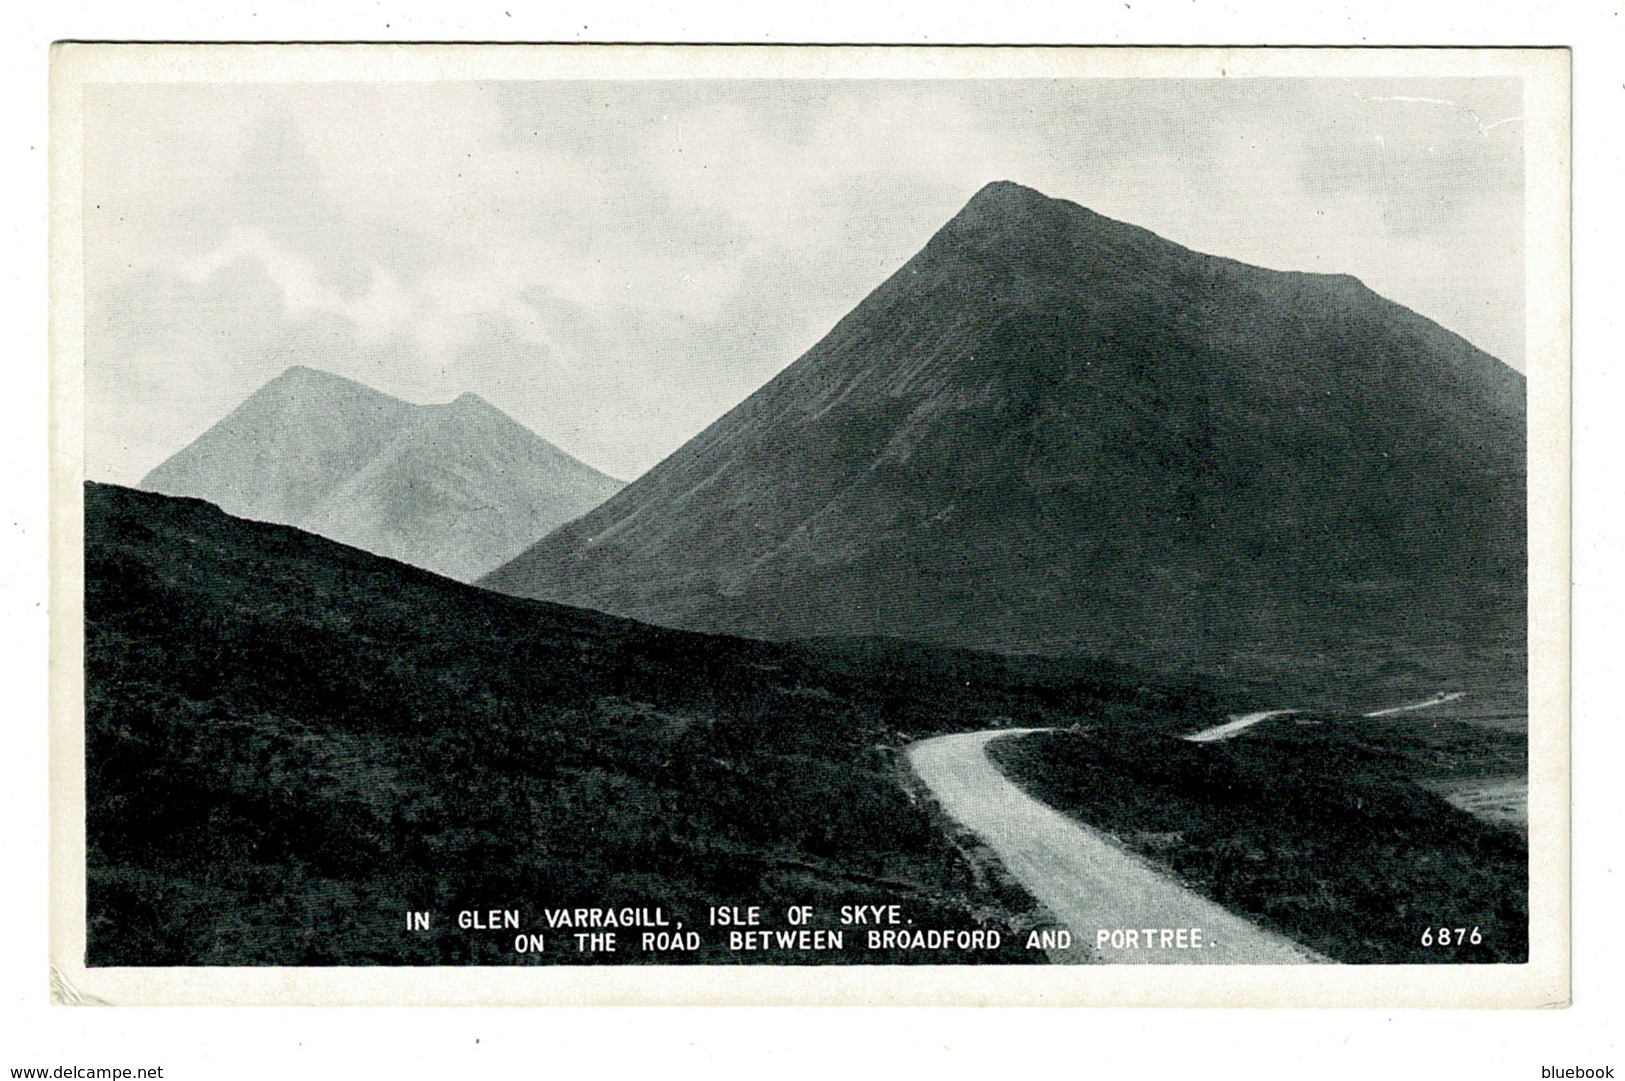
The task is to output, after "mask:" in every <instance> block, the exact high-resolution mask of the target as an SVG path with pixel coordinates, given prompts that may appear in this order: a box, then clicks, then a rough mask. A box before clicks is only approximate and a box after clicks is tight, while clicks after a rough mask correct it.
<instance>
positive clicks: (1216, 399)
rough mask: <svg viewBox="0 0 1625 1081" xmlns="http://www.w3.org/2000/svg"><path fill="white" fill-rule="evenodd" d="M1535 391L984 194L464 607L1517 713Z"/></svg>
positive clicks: (1377, 328)
mask: <svg viewBox="0 0 1625 1081" xmlns="http://www.w3.org/2000/svg"><path fill="white" fill-rule="evenodd" d="M1524 475H1525V469H1524V388H1523V379H1522V377H1521V376H1520V375H1519V374H1518V373H1516V372H1515V371H1513V370H1512V369H1510V368H1508V367H1507V366H1506V365H1504V364H1502V363H1501V362H1500V361H1497V360H1495V359H1494V358H1493V357H1490V356H1488V355H1487V354H1484V353H1482V352H1480V351H1479V350H1477V349H1475V348H1473V347H1472V346H1471V345H1469V344H1468V343H1467V342H1465V341H1463V340H1462V339H1460V338H1458V337H1456V336H1455V335H1453V334H1450V333H1449V332H1447V331H1445V330H1444V329H1442V328H1440V327H1438V326H1437V325H1435V324H1433V323H1431V322H1429V321H1428V320H1426V319H1424V318H1422V317H1420V316H1418V315H1416V314H1415V313H1413V312H1411V311H1409V310H1407V309H1405V308H1402V307H1400V306H1399V305H1396V304H1393V303H1391V302H1389V301H1387V300H1384V299H1383V298H1382V297H1379V296H1377V295H1376V294H1374V293H1372V292H1371V291H1370V290H1368V289H1366V288H1365V287H1364V286H1362V285H1361V284H1360V283H1359V282H1358V281H1356V280H1354V279H1352V278H1347V277H1336V276H1322V275H1309V274H1294V273H1281V272H1275V271H1269V270H1264V269H1261V268H1257V267H1251V266H1247V265H1244V264H1241V263H1236V262H1233V261H1230V260H1226V259H1220V258H1216V257H1212V256H1206V255H1201V254H1198V253H1195V252H1191V251H1189V250H1187V249H1184V248H1181V247H1179V246H1178V245H1176V244H1173V243H1170V242H1168V241H1165V240H1163V239H1161V238H1159V237H1157V236H1155V235H1154V234H1152V233H1150V232H1147V231H1145V230H1143V229H1139V228H1135V227H1133V226H1129V225H1124V224H1122V223H1119V222H1115V221H1111V220H1109V219H1107V218H1103V217H1101V216H1099V215H1097V214H1094V213H1092V212H1090V211H1088V210H1085V209H1083V208H1082V207H1079V206H1077V205H1075V204H1072V203H1068V202H1064V201H1060V200H1053V199H1048V198H1046V197H1044V196H1042V195H1040V194H1039V193H1037V192H1034V191H1031V190H1029V189H1026V188H1022V187H1020V186H1018V185H1015V184H1009V183H998V184H993V185H989V186H988V187H987V188H985V189H984V190H983V191H982V192H980V193H979V194H978V195H977V196H976V197H975V198H974V199H973V200H972V201H971V202H970V203H969V205H967V207H966V208H965V209H964V210H963V211H962V212H961V213H960V214H959V215H958V216H957V217H956V218H954V220H953V221H951V222H949V223H948V224H947V225H946V226H945V227H944V228H943V229H942V230H941V231H940V232H939V233H938V234H937V235H936V236H935V237H934V238H933V239H932V240H931V241H930V243H929V244H927V246H926V247H925V248H924V249H923V250H922V251H921V252H920V253H919V254H918V255H917V256H915V257H914V258H913V259H912V260H910V261H909V262H908V264H906V265H905V266H904V267H903V268H902V269H901V270H899V271H898V272H897V274H895V275H894V276H893V277H892V278H890V279H889V280H888V281H887V282H885V283H884V284H883V285H881V286H880V288H878V289H877V290H875V292H874V293H873V294H871V295H870V296H869V297H868V298H867V299H865V300H864V301H863V302H862V303H861V304H860V305H859V306H858V307H857V308H856V309H854V310H853V311H852V312H851V314H849V315H848V316H847V317H846V318H844V319H843V320H842V321H841V322H840V323H839V324H838V325H837V326H836V327H835V328H834V329H833V330H832V331H831V332H830V333H829V335H828V336H826V337H825V338H824V339H823V340H822V341H820V342H819V343H818V344H817V345H815V346H814V347H813V348H812V349H811V350H810V351H809V352H808V353H807V354H806V355H804V356H803V357H802V358H801V359H799V360H798V361H796V363H794V364H793V365H791V366H790V367H789V368H787V369H786V370H785V371H784V372H783V373H781V374H780V375H779V376H778V377H777V378H775V379H774V380H772V381H771V382H770V383H768V384H767V385H766V386H765V387H763V388H762V389H761V390H760V391H758V392H757V393H756V394H754V395H753V396H751V397H750V398H749V399H747V400H746V401H745V402H744V403H742V404H741V405H739V406H738V407H737V408H735V409H734V410H733V411H731V412H730V413H728V414H727V415H726V416H724V417H723V418H721V419H720V420H718V421H717V422H716V423H715V424H713V425H711V427H709V428H708V429H706V430H705V431H704V432H702V433H701V434H700V435H698V436H696V437H695V438H694V439H693V440H691V441H690V442H689V443H688V444H686V445H685V446H684V447H682V448H680V449H679V450H678V451H677V452H675V453H674V454H672V455H671V456H670V457H669V458H668V459H666V460H665V461H664V462H662V463H661V464H660V465H659V466H657V467H656V468H655V469H653V470H651V471H650V472H649V473H648V474H646V475H645V476H644V477H642V478H640V479H639V480H638V481H637V482H635V483H634V484H632V485H631V486H629V487H628V488H626V489H625V490H623V491H622V492H621V493H619V494H618V495H617V496H616V497H614V498H613V499H611V500H609V501H608V502H606V503H605V504H604V505H603V506H601V507H599V508H598V509H597V510H595V511H594V512H593V513H591V514H589V515H587V516H585V517H583V518H581V519H579V520H577V521H575V522H572V523H570V524H569V525H567V526H565V527H563V528H561V529H559V530H558V531H556V532H554V533H553V534H551V535H549V536H548V537H546V538H544V539H543V540H542V541H541V542H539V543H538V544H537V545H536V546H534V547H533V548H531V549H530V550H529V551H527V552H525V553H524V554H523V555H522V556H520V557H519V558H517V559H515V560H514V561H513V562H511V563H509V564H508V565H507V566H505V567H503V568H501V569H500V570H498V571H496V572H494V573H493V574H491V575H489V576H487V577H486V578H484V579H483V580H482V584H485V585H488V586H490V587H492V588H494V589H499V590H503V591H506V592H510V593H514V594H517V595H522V596H529V597H537V598H545V599H551V600H558V601H563V602H565V603H570V604H579V605H586V606H590V607H594V608H598V609H601V610H604V611H609V612H616V613H620V614H624V615H629V616H633V617H636V618H639V619H645V620H649V621H653V622H657V623H663V624H667V625H672V626H682V627H689V628H695V629H702V630H718V631H726V632H729V633H739V634H747V635H754V636H760V637H766V638H774V639H783V638H794V637H801V636H808V635H822V634H869V633H879V634H887V635H895V636H902V637H907V638H911V639H917V640H922V641H930V642H941V643H953V644H959V645H970V646H976V647H988V648H994V649H999V650H1005V651H1012V652H1025V651H1045V652H1052V653H1075V652H1088V653H1094V654H1099V655H1106V656H1112V657H1116V658H1122V659H1124V660H1128V661H1133V662H1141V663H1152V664H1157V665H1166V666H1177V667H1182V668H1193V669H1228V670H1230V671H1232V672H1241V673H1247V674H1255V675H1270V674H1280V673H1282V672H1291V673H1294V674H1296V675H1298V676H1301V677H1302V678H1303V679H1304V680H1305V681H1306V682H1310V683H1313V682H1317V681H1325V680H1328V679H1331V678H1333V677H1334V676H1343V677H1348V678H1349V679H1356V680H1361V681H1365V682H1367V683H1383V684H1384V685H1391V686H1393V687H1396V688H1398V687H1402V686H1411V685H1417V684H1421V685H1425V686H1428V687H1429V689H1434V688H1433V687H1432V686H1431V684H1432V682H1433V681H1434V680H1438V679H1452V678H1453V679H1459V678H1462V676H1463V675H1464V674H1465V673H1467V672H1477V673H1481V674H1482V673H1485V672H1488V673H1491V676H1490V677H1489V678H1490V679H1491V680H1492V681H1493V680H1496V679H1502V677H1504V679H1502V681H1503V682H1504V684H1505V689H1506V692H1507V694H1509V695H1511V696H1512V697H1514V698H1519V697H1521V691H1519V690H1518V688H1519V687H1521V684H1522V664H1523V661H1522V641H1523V626H1524V578H1523V574H1524V558H1525V557H1524V552H1525V542H1524V512H1523V508H1524Z"/></svg>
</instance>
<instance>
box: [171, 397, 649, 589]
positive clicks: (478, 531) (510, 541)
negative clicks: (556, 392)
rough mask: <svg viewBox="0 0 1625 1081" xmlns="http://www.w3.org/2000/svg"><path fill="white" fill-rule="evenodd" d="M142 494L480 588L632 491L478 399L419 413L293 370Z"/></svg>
mask: <svg viewBox="0 0 1625 1081" xmlns="http://www.w3.org/2000/svg"><path fill="white" fill-rule="evenodd" d="M141 487H143V488H146V489H148V490H149V491H155V492H162V493H164V494H166V495H181V496H193V497H196V498H199V499H206V500H209V501H210V502H212V503H216V504H218V505H220V506H221V507H223V508H224V509H225V510H227V511H228V512H229V513H232V514H236V515H241V516H243V517H246V518H253V519H256V520H259V521H267V522H278V523H281V524H283V525H293V526H298V527H299V528H301V529H305V530H309V531H310V532H312V533H319V534H321V535H322V536H324V537H330V538H332V539H333V540H337V541H342V542H343V543H345V544H352V545H355V546H356V547H358V548H365V549H366V550H367V551H370V552H376V553H378V554H379V555H386V556H389V557H391V558H394V559H399V560H402V561H404V562H407V563H411V564H413V565H415V566H419V567H425V568H427V569H429V570H433V571H435V572H437V573H440V574H446V575H449V576H451V577H454V578H460V579H463V580H465V581H466V580H469V579H472V578H475V577H477V576H478V575H480V574H482V573H484V572H485V571H488V570H490V569H492V568H493V567H495V566H497V565H499V564H501V563H502V562H503V561H505V560H507V559H510V558H512V557H513V556H514V555H515V554H516V553H518V552H519V551H521V550H523V549H524V548H525V546H526V545H528V544H530V543H532V542H533V541H535V540H536V539H537V538H538V537H541V536H542V535H544V534H545V533H547V532H548V531H550V530H552V529H553V528H554V527H556V526H558V525H561V524H563V523H564V522H567V521H569V520H570V519H571V518H575V517H577V516H578V515H581V514H583V513H585V512H586V511H588V510H591V509H592V508H593V507H595V506H597V505H598V504H599V503H601V502H603V501H604V499H606V498H608V497H609V496H610V495H612V494H614V493H615V492H616V491H618V490H619V489H620V488H621V483H620V482H619V481H617V480H614V479H612V478H610V477H606V476H604V475H603V474H601V473H599V472H597V471H596V470H594V469H592V468H591V467H590V466H587V465H584V464H582V463H581V462H579V461H577V460H576V459H574V458H572V457H570V456H569V455H568V454H565V453H564V452H563V451H561V450H559V449H558V448H557V447H555V446H553V445H552V444H551V443H549V442H547V441H546V440H545V439H542V438H541V437H539V436H537V435H536V434H535V433H534V432H532V431H530V430H529V429H528V428H525V427H524V426H523V425H521V424H519V423H517V422H516V421H514V420H513V419H512V418H510V417H509V416H508V415H507V414H505V413H503V412H502V411H501V410H499V409H497V408H496V407H495V406H493V405H491V404H489V403H488V402H486V401H485V400H483V399H482V398H480V397H478V396H477V395H473V394H464V395H463V396H462V397H460V398H458V399H457V400H456V401H453V402H450V403H448V404H445V405H412V404H410V403H407V402H403V401H401V400H400V399H398V398H392V397H390V396H389V395H386V394H381V393H379V392H378V391H375V390H373V389H371V388H370V387H366V386H363V385H361V384H360V383H355V382H352V381H351V380H348V379H344V378H341V377H339V376H336V375H330V374H328V373H326V372H320V371H316V370H314V369H311V368H305V367H293V368H289V369H288V370H287V371H286V372H284V373H283V374H282V375H280V376H278V377H277V378H276V379H273V380H272V381H271V382H270V383H267V384H266V385H265V386H264V387H261V388H260V389H259V390H258V391H256V392H255V393H254V394H253V395H252V396H250V397H249V398H248V400H247V401H245V402H244V403H243V404H242V405H241V406H239V407H238V408H237V409H235V410H234V411H233V412H232V413H231V414H230V415H229V416H227V417H226V418H225V419H224V420H222V421H220V423H218V424H216V425H215V426H214V427H212V428H210V429H209V430H208V431H207V432H204V433H203V434H202V435H201V436H199V437H198V438H197V439H196V440H195V441H193V442H192V443H191V444H190V445H189V446H187V447H186V448H185V449H183V450H181V451H180V452H178V453H177V454H175V455H174V456H173V457H172V458H170V459H169V460H168V461H166V462H164V463H163V464H162V465H160V466H159V467H158V468H156V469H154V470H153V471H152V472H151V473H149V474H148V475H147V477H146V479H145V480H143V481H142V482H141Z"/></svg>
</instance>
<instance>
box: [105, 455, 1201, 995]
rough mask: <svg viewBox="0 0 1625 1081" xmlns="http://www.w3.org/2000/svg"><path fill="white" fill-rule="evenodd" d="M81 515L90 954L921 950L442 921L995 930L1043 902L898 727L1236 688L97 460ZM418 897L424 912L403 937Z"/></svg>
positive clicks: (495, 958)
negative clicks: (549, 597) (706, 629)
mask: <svg viewBox="0 0 1625 1081" xmlns="http://www.w3.org/2000/svg"><path fill="white" fill-rule="evenodd" d="M85 536H86V548H85V725H86V763H85V765H86V827H87V841H88V856H87V890H88V918H89V927H88V936H89V939H88V941H89V961H90V963H91V964H94V965H154V964H166V965H167V964H189V965H190V964H206V965H213V964H374V963H378V964H459V963H481V964H500V963H583V964H585V963H596V962H599V961H614V962H621V963H626V962H634V963H637V962H661V963H681V962H685V961H701V962H729V963H751V962H755V961H760V960H775V961H779V962H789V963H834V962H860V961H866V960H877V959H879V960H884V961H886V962H888V963H912V962H935V961H938V960H940V957H939V955H938V953H936V952H935V951H925V952H922V953H918V954H907V953H905V954H897V953H896V952H895V951H892V952H888V953H886V954H885V955H883V956H878V957H877V955H875V954H873V953H872V952H870V951H869V950H867V948H866V947H865V946H864V944H863V942H862V941H861V936H859V935H857V934H850V935H849V936H848V940H847V947H846V949H845V950H844V951H843V952H841V953H839V954H809V953H805V952H796V951H788V952H786V951H782V950H769V951H763V952H760V953H757V952H747V953H744V954H740V953H735V952H731V951H729V950H728V949H727V948H726V942H727V940H726V937H725V936H721V935H720V932H718V933H711V932H707V933H706V935H705V938H704V944H703V947H702V949H701V950H699V951H697V953H695V954H687V953H670V952H664V953H657V954H650V953H647V952H644V951H642V950H640V949H638V948H636V942H637V940H636V938H635V937H633V936H626V937H623V939H622V946H621V950H620V952H619V953H618V954H616V955H614V956H604V955H593V954H578V953H576V952H575V949H574V943H573V941H571V940H570V939H569V938H568V937H567V936H564V935H558V936H550V937H549V941H550V942H551V943H555V944H554V945H550V946H549V947H548V952H546V953H544V954H540V955H537V954H517V953H515V952H514V951H513V949H512V947H511V943H512V935H511V933H510V934H507V935H501V934H495V933H483V934H482V933H471V932H467V931H460V930H457V929H456V928H455V926H454V924H453V921H454V920H455V917H456V913H457V912H458V911H459V910H463V909H471V910H472V909H478V910H485V909H489V908H491V907H498V908H517V909H520V910H522V919H523V920H524V929H525V930H527V931H528V930H538V929H542V928H539V927H538V924H540V923H541V921H542V915H541V913H542V910H543V909H544V908H549V907H571V906H575V905H585V906H591V907H606V906H620V905H663V906H665V908H666V909H667V911H668V913H674V917H673V918H675V919H681V920H684V921H685V922H686V924H687V926H688V927H689V928H703V927H704V925H705V920H706V911H705V910H706V906H709V905H762V906H769V907H767V908H765V909H764V911H770V912H782V909H783V906H785V905H788V904H810V905H814V906H815V907H816V908H817V909H818V913H819V916H818V923H817V926H820V927H828V926H831V925H832V921H834V920H835V912H836V910H837V907H838V906H839V905H841V904H880V903H894V902H895V903H899V904H902V905H903V906H904V908H905V911H906V913H907V914H908V916H909V917H910V918H912V919H914V920H916V921H917V923H918V925H919V926H921V927H934V928H973V927H976V926H979V925H980V923H981V921H989V922H988V923H987V926H999V925H1000V921H1001V920H1008V919H1009V918H1010V917H1009V913H1010V912H1012V911H1019V909H1020V906H1021V905H1023V904H1025V903H1026V902H1025V900H1024V899H1023V898H1021V897H1020V896H1019V895H1015V894H999V893H996V892H990V891H989V889H988V888H986V887H985V886H978V885H977V884H976V882H977V879H976V878H973V876H972V874H971V871H970V870H969V868H968V867H967V866H966V865H965V863H964V862H963V860H962V859H961V857H960V855H959V854H958V852H957V851H956V850H955V849H954V848H953V846H952V845H951V844H950V843H949V842H948V841H947V840H945V839H944V837H943V836H942V834H941V832H940V831H939V829H938V826H937V823H935V822H934V821H933V820H932V818H931V817H930V815H929V813H928V812H927V810H926V809H925V806H924V805H923V804H917V803H916V802H915V801H914V800H913V799H912V798H911V797H909V796H908V795H907V794H906V793H905V791H904V789H903V787H901V786H900V785H899V783H898V780H899V770H898V766H897V764H896V762H895V761H894V757H893V751H894V749H895V748H896V747H899V746H901V745H902V744H903V743H904V742H906V741H908V740H909V739H911V738H915V737H918V736H922V735H926V734H930V733H932V732H935V731H940V730H945V729H948V728H956V727H957V728H978V727H988V726H992V725H999V724H1006V723H1010V720H1011V718H1019V719H1021V720H1022V721H1024V722H1027V723H1034V724H1063V725H1064V724H1069V723H1071V722H1072V721H1073V720H1075V719H1076V718H1077V717H1079V716H1084V715H1088V716H1119V715H1122V716H1135V717H1146V718H1151V717H1155V716H1160V715H1164V714H1167V715H1170V720H1169V721H1167V722H1166V723H1168V724H1178V723H1180V721H1179V717H1180V715H1182V714H1184V713H1187V712H1189V713H1193V714H1196V715H1199V716H1204V717H1205V716H1211V715H1213V714H1214V713H1215V712H1217V710H1218V708H1219V707H1218V705H1217V704H1216V703H1215V701H1214V700H1213V698H1212V697H1211V695H1209V694H1207V693H1205V692H1203V691H1201V690H1200V689H1197V688H1185V689H1183V690H1181V689H1179V688H1175V689H1173V690H1162V691H1158V690H1155V689H1153V688H1149V687H1146V686H1143V683H1144V681H1143V680H1141V679H1138V678H1135V677H1134V676H1133V675H1132V674H1131V673H1126V672H1123V671H1121V670H1118V669H1114V668H1112V667H1110V666H1105V665H1098V664H1087V663H1081V662H1075V661H1045V660H1040V659H1030V660H1026V659H1012V658H1001V657H997V656H984V655H977V654H971V653H966V652H963V651H955V650H944V649H933V648H929V647H924V646H918V645H910V644H907V643H887V642H867V643H863V642H859V643H833V642H828V643H820V644H818V645H816V646H781V645H773V644H769V643H764V642H753V641H746V640H740V639H729V638H721V637H713V636H706V635H697V634H692V633H687V632H681V631H670V630H663V629H660V628H655V627H647V626H642V625H639V624H636V623H633V622H631V621H629V620H624V619H618V618H614V617H610V616H605V615H601V614H599V613H595V612H587V611H579V610H573V609H569V608H563V607H560V606H557V605H551V604H539V603H536V602H533V601H524V600H518V599H515V598H511V597H504V596H501V595H499V594H495V593H491V592H488V591H485V590H479V589H475V588H473V587H471V586H466V585H461V584H458V583H456V582H453V581H450V580H448V579H444V578H439V577H436V576H435V575H432V574H430V573H428V572H426V571H422V570H419V569H417V568H413V567H408V566H406V565H404V564H401V563H396V562H392V561H390V560H387V559H382V558H379V557H377V556H373V555H370V554H368V553H365V552H362V551H359V550H357V549H354V548H347V547H344V546H342V545H338V544H335V543H333V542H331V541H328V540H325V539H323V538H320V537H316V536H313V535H311V534H308V533H302V532H300V531H298V530H295V529H290V528H287V527H284V526H276V525H270V524H266V523H260V522H249V521H243V520H240V519H235V518H231V517H229V516H227V515H225V514H223V513H221V512H220V511H219V510H218V509H217V508H215V507H212V506H209V505H208V504H205V503H202V502H199V501H196V500H184V499H174V498H170V497H167V496H161V495H155V494H152V493H147V492H137V491H132V490H129V489H124V488H117V487H112V486H106V485H97V484H90V485H87V486H86V491H85ZM1147 723H1149V721H1148V722H1147ZM1012 906H1014V907H1013V908H1012ZM408 909H410V910H414V911H431V912H433V913H434V914H435V920H434V925H433V928H432V929H431V931H430V932H424V933H410V934H409V933H406V932H404V931H403V930H402V926H401V925H402V922H403V919H404V915H403V914H404V913H405V912H406V911H407V910H408ZM774 926H777V927H780V928H782V927H783V924H782V920H780V921H778V922H777V923H775V924H774ZM1004 926H1005V927H1006V930H1008V927H1009V925H1008V923H1005V924H1004ZM1013 942H1014V939H1013V937H1012V936H1010V935H1008V934H1006V936H1005V946H1006V947H1011V945H1012V943H1013ZM1039 957H1041V955H1040V954H1038V953H1037V952H1036V951H1031V952H1029V951H1025V950H1021V949H1019V948H1003V949H1000V950H995V951H983V952H974V951H973V952H971V953H969V954H966V955H963V956H960V955H955V960H956V961H965V962H975V961H981V960H997V961H1003V962H1010V961H1030V960H1034V959H1038V958H1039Z"/></svg>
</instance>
